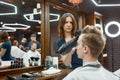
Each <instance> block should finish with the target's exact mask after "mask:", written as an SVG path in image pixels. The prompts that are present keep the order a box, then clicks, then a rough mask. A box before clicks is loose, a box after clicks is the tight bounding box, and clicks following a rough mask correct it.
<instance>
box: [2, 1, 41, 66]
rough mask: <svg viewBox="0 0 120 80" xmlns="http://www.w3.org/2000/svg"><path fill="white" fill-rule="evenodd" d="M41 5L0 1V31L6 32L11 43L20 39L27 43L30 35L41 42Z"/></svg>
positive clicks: (30, 2) (33, 2)
mask: <svg viewBox="0 0 120 80" xmlns="http://www.w3.org/2000/svg"><path fill="white" fill-rule="evenodd" d="M41 4H42V3H38V2H36V1H34V0H31V1H26V0H24V1H23V0H16V1H13V0H4V1H0V31H6V32H8V33H9V39H10V41H11V42H12V41H13V40H17V41H18V42H20V41H21V40H22V38H26V39H27V42H29V41H30V35H31V34H36V37H37V40H38V42H41V23H42V21H41V15H40V14H41V7H42V6H41ZM9 64H10V63H9ZM4 66H6V65H4ZM4 66H2V67H4Z"/></svg>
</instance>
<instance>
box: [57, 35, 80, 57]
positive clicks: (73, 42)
mask: <svg viewBox="0 0 120 80" xmlns="http://www.w3.org/2000/svg"><path fill="white" fill-rule="evenodd" d="M78 37H79V36H76V37H75V38H74V39H72V40H70V41H68V42H67V43H65V44H63V45H62V46H61V47H60V48H59V49H58V51H57V52H58V53H60V54H62V55H65V54H67V53H68V52H70V51H71V49H72V48H73V47H75V46H76V45H77V40H78Z"/></svg>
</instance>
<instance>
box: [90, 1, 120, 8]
mask: <svg viewBox="0 0 120 80" xmlns="http://www.w3.org/2000/svg"><path fill="white" fill-rule="evenodd" d="M91 1H92V2H93V3H94V4H95V5H96V6H98V7H110V6H120V4H98V3H97V2H96V1H95V0H91Z"/></svg>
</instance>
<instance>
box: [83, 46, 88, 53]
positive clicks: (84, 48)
mask: <svg viewBox="0 0 120 80" xmlns="http://www.w3.org/2000/svg"><path fill="white" fill-rule="evenodd" d="M83 51H84V53H87V51H88V46H87V45H84V47H83Z"/></svg>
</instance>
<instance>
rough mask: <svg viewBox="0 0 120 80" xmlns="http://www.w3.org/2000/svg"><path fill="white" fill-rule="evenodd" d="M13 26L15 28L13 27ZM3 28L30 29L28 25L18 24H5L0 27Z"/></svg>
mask: <svg viewBox="0 0 120 80" xmlns="http://www.w3.org/2000/svg"><path fill="white" fill-rule="evenodd" d="M13 26H15V27H13ZM18 26H23V27H18ZM2 27H3V28H6V29H28V28H30V26H29V25H25V24H20V23H9V24H7V23H5V24H3V25H2Z"/></svg>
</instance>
